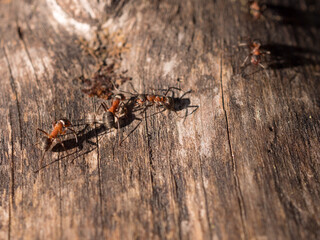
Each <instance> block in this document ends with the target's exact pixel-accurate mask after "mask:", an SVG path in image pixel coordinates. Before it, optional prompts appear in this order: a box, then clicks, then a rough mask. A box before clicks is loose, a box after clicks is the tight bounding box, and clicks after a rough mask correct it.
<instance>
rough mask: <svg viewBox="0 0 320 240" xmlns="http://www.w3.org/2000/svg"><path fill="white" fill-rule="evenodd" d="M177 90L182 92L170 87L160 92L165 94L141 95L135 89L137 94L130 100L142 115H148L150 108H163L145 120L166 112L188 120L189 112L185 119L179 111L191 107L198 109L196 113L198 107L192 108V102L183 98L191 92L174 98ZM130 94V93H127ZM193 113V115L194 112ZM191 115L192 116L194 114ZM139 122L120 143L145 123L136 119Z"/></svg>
mask: <svg viewBox="0 0 320 240" xmlns="http://www.w3.org/2000/svg"><path fill="white" fill-rule="evenodd" d="M173 89H175V90H179V91H181V89H180V88H175V87H170V88H168V89H160V90H159V91H164V94H139V93H137V92H136V91H135V90H134V89H133V90H134V91H135V92H136V94H132V93H130V94H131V95H132V97H131V98H130V99H131V100H132V101H133V103H134V108H133V111H140V114H143V113H146V111H147V109H148V108H149V107H152V106H156V107H157V108H162V110H160V111H159V112H156V113H153V114H152V115H149V116H146V115H145V118H148V117H151V116H154V115H156V114H158V113H162V112H164V111H166V110H168V111H170V112H174V113H175V114H176V115H177V116H178V117H179V118H184V119H185V118H186V117H187V116H188V112H187V111H186V114H185V116H184V117H181V116H179V114H178V113H177V112H178V111H180V110H182V109H187V108H189V107H191V108H196V109H195V110H194V111H196V110H197V109H198V106H190V100H189V99H183V97H184V96H185V95H186V94H188V93H190V92H191V91H188V92H185V93H184V94H183V95H182V96H181V97H179V98H175V97H174V91H173ZM169 92H172V96H168V93H169ZM127 93H129V92H127ZM194 111H192V113H193V112H194ZM192 113H191V114H192ZM135 119H137V120H139V121H140V122H139V123H138V124H137V126H135V127H134V129H133V130H132V131H131V132H130V133H129V134H128V135H127V136H126V137H125V138H124V139H123V140H122V141H121V142H120V145H121V143H122V142H123V141H124V140H126V139H127V138H128V137H129V135H130V134H131V133H132V132H133V131H134V130H135V129H137V127H138V126H139V125H140V124H141V122H142V121H143V120H142V119H138V118H135Z"/></svg>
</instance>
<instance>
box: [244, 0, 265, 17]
mask: <svg viewBox="0 0 320 240" xmlns="http://www.w3.org/2000/svg"><path fill="white" fill-rule="evenodd" d="M248 4H249V12H250V14H251V15H252V16H253V18H254V19H255V20H258V19H259V18H260V17H263V12H264V11H265V10H266V8H267V7H266V5H265V4H262V5H259V3H258V2H257V1H249V2H248Z"/></svg>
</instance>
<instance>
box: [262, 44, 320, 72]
mask: <svg viewBox="0 0 320 240" xmlns="http://www.w3.org/2000/svg"><path fill="white" fill-rule="evenodd" d="M263 49H265V50H267V51H270V52H271V54H270V55H269V58H270V60H269V61H268V62H269V64H268V68H271V69H284V68H290V67H297V66H304V65H316V64H319V63H320V61H317V60H314V59H312V58H314V57H317V56H320V52H317V51H315V50H313V49H307V48H302V47H295V46H289V45H284V44H266V45H264V46H263Z"/></svg>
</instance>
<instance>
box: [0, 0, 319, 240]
mask: <svg viewBox="0 0 320 240" xmlns="http://www.w3.org/2000/svg"><path fill="white" fill-rule="evenodd" d="M61 2H62V1H61ZM70 2H71V3H69V4H65V3H60V1H54V0H46V1H24V2H22V1H2V2H1V3H0V6H1V7H0V16H1V25H0V26H1V27H0V33H1V51H0V59H1V64H0V66H1V67H0V74H1V76H2V77H1V87H2V90H1V91H0V99H1V102H0V112H1V116H2V118H1V119H0V126H1V127H0V134H1V135H0V136H1V138H0V139H1V140H0V145H1V148H0V172H1V175H0V195H1V202H0V238H1V239H106V238H107V239H119V238H121V239H179V238H180V239H318V238H319V235H320V232H319V231H320V230H319V229H320V226H319V225H320V219H319V216H320V206H319V201H320V176H319V173H320V165H319V155H320V154H319V147H320V144H319V140H320V138H319V136H320V133H319V131H320V130H319V125H320V121H319V117H320V114H319V113H320V112H319V107H320V104H319V103H320V102H319V93H320V87H319V68H320V67H319V52H320V45H319V42H320V41H319V37H320V36H319V34H317V33H318V30H319V24H318V23H319V21H318V20H319V19H318V14H319V10H320V6H319V4H318V3H315V2H314V3H313V5H310V3H308V5H307V1H302V0H301V1H299V3H298V4H297V3H296V1H286V2H283V1H273V2H272V5H271V3H270V4H269V5H268V7H269V8H268V9H267V10H266V13H265V16H266V19H260V20H256V21H254V20H253V19H252V18H251V17H250V16H249V15H248V13H247V12H246V3H245V1H239V2H238V1H230V2H227V1H212V2H209V1H205V0H201V1H192V0H189V1H180V0H177V1H154V2H148V1H131V2H129V1H119V2H116V1H111V2H112V4H110V5H107V7H106V8H103V4H104V2H103V1H100V2H99V3H93V2H90V4H89V3H88V2H89V1H79V3H77V1H70ZM293 2H294V3H295V5H292V6H294V9H295V10H294V11H293V9H292V8H291V7H289V6H290V4H292V3H293ZM76 3H77V4H76ZM59 4H62V5H59ZM276 9H280V10H281V11H279V12H277V13H276V12H275V10H276ZM104 10H106V14H104ZM292 11H293V12H294V13H295V14H297V16H299V17H300V18H301V19H302V20H301V21H297V20H295V19H294V18H289V16H290V15H289V13H290V12H292ZM275 14H277V15H276V16H275ZM279 16H285V17H286V18H285V19H287V18H288V19H289V20H290V21H289V20H288V21H280V20H281V19H280V18H279ZM282 20H284V19H282ZM104 21H106V23H105V24H104V26H106V27H108V28H109V29H110V31H116V30H119V29H121V31H122V32H123V34H124V35H125V36H126V37H127V41H128V43H129V44H130V45H131V46H130V49H129V51H128V52H126V53H124V55H123V60H122V66H121V67H122V68H123V69H124V70H125V69H127V70H128V75H129V76H131V77H132V78H133V79H132V84H133V86H134V87H135V89H136V90H137V91H138V92H150V89H151V88H168V87H170V86H175V87H180V88H182V89H183V90H184V91H188V90H192V92H191V93H188V94H186V95H185V97H184V98H186V99H188V100H189V101H190V105H193V106H196V105H197V106H199V109H198V110H197V111H196V112H195V113H193V114H192V115H190V116H188V117H187V118H186V119H185V121H183V119H181V118H179V117H178V116H177V115H176V114H174V113H173V112H166V113H164V114H156V115H154V116H152V117H148V118H145V119H144V120H143V121H142V123H141V124H140V126H139V127H138V128H137V130H136V131H134V132H133V133H132V134H131V135H130V136H129V137H128V139H127V140H126V141H124V143H123V145H122V146H119V145H118V143H117V141H118V136H117V131H112V132H110V131H104V130H103V129H101V128H99V127H98V126H97V127H96V128H95V127H92V128H90V129H87V130H86V131H85V132H83V133H82V135H81V136H79V139H80V143H81V145H82V149H78V148H75V147H74V140H73V139H72V138H73V137H72V135H67V136H66V137H65V138H66V139H70V140H69V142H68V141H66V143H69V145H68V144H66V145H67V151H64V150H61V149H60V150H59V148H58V147H56V148H54V149H53V152H48V153H47V154H46V155H45V158H44V162H45V163H46V164H49V165H48V166H47V167H46V168H44V169H42V170H41V171H40V172H39V173H38V174H35V173H34V171H35V170H36V169H38V164H39V161H40V158H41V155H42V153H41V151H40V150H39V149H38V148H37V147H36V146H35V144H36V142H37V141H38V138H39V136H37V135H36V131H35V129H36V128H38V127H39V128H43V129H45V130H48V131H49V130H50V123H51V122H52V121H53V120H56V119H59V118H61V117H66V118H68V119H70V120H71V121H72V122H77V121H78V120H79V119H82V118H83V117H84V116H85V113H86V112H93V111H94V109H95V108H96V107H97V106H98V103H97V101H96V100H94V99H92V98H88V97H87V96H86V95H84V94H83V93H82V92H81V90H80V88H79V86H77V85H75V84H74V82H73V81H72V79H74V78H75V77H78V76H79V75H81V74H83V73H90V71H92V69H93V68H94V66H93V61H92V59H91V60H90V59H89V58H88V57H86V56H83V55H82V54H81V51H80V48H79V46H78V45H77V44H75V40H76V39H78V38H79V37H85V38H90V34H92V29H93V28H94V26H95V25H96V24H97V23H103V22H104ZM240 36H242V37H243V36H250V37H252V38H259V39H261V41H262V43H264V44H265V47H266V48H267V49H269V50H270V51H271V52H272V55H271V56H270V58H271V59H269V60H270V62H269V68H268V69H267V70H262V69H260V68H258V67H255V66H249V67H247V68H246V69H245V71H244V73H243V74H242V73H241V72H240V65H241V64H242V61H243V60H244V58H245V57H246V54H247V50H246V49H244V48H243V49H240V50H238V48H237V47H235V46H237V45H238V43H239V37H240ZM264 64H265V63H264ZM265 65H267V64H265ZM177 79H179V81H177ZM123 89H124V90H130V87H129V86H128V85H126V86H124V88H123ZM176 94H180V96H181V95H182V92H178V91H177V92H176ZM192 110H193V109H188V111H189V112H190V111H192ZM154 111H156V110H155V109H151V111H150V112H148V114H152V112H154ZM178 114H179V115H181V116H182V115H183V114H184V110H182V111H179V112H178ZM137 117H142V118H143V117H144V116H137ZM138 123H139V121H137V120H135V121H133V122H132V123H130V124H128V126H126V127H124V128H123V129H121V131H122V132H123V136H122V137H124V136H126V135H127V134H128V133H129V132H130V131H131V130H132V129H133V128H134V127H135V126H136V125H137V124H138ZM82 129H83V126H78V127H77V130H78V131H81V130H82ZM101 134H102V135H101ZM102 136H103V137H102ZM57 159H58V161H57Z"/></svg>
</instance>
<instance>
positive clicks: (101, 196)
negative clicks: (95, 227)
mask: <svg viewBox="0 0 320 240" xmlns="http://www.w3.org/2000/svg"><path fill="white" fill-rule="evenodd" d="M96 129H97V126H96V124H95V137H96V143H97V145H96V147H97V161H98V162H97V163H98V175H99V177H98V184H99V205H100V221H101V223H100V224H101V229H103V225H104V219H103V215H104V214H103V207H102V206H103V204H102V203H103V194H102V178H101V156H100V145H99V133H98V132H97V131H96Z"/></svg>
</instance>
